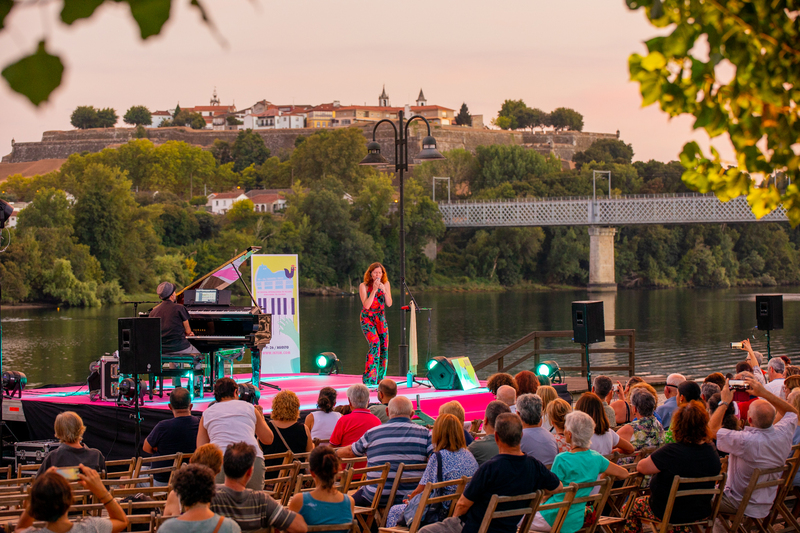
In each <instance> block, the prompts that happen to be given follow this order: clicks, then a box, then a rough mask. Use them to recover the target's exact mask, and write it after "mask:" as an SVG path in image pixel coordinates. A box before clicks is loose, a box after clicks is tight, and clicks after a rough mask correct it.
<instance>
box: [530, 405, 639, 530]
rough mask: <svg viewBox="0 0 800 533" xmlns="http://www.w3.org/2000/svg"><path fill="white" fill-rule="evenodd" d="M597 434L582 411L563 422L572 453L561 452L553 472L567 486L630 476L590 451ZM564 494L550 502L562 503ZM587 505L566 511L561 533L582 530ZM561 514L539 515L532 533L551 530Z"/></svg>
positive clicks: (581, 492)
mask: <svg viewBox="0 0 800 533" xmlns="http://www.w3.org/2000/svg"><path fill="white" fill-rule="evenodd" d="M592 435H594V420H592V417H590V416H589V415H587V414H586V413H584V412H582V411H573V412H571V413H570V414H568V415H567V418H566V421H565V423H564V436H565V437H566V439H567V442H568V443H569V444H570V445H571V446H572V448H571V449H570V451H569V452H564V453H560V454H558V455H557V456H556V460H555V461H554V462H553V467H552V468H551V469H550V471H551V472H552V473H553V474H555V475H556V476H558V479H560V480H561V483H562V484H563V485H564V486H565V487H566V486H567V485H569V484H570V483H588V482H590V481H596V480H597V478H598V477H599V476H600V474H605V475H607V476H613V477H616V478H619V479H625V478H626V477H628V471H627V470H625V469H624V468H622V467H621V466H617V465H615V464H613V463H611V462H609V460H608V459H606V458H605V457H603V456H602V455H600V454H599V453H597V452H596V451H594V450H592V449H590V448H589V446H590V445H591V442H592ZM590 492H591V489H581V490H579V491H578V494H577V495H576V496H575V497H576V498H582V497H584V496H588V495H589V493H590ZM563 499H564V495H563V494H556V495H555V496H553V497H552V498H551V499H550V500H548V502H547V503H551V502H560V501H562V500H563ZM583 513H584V506H583V505H576V506H572V507H570V509H569V512H567V517H566V518H565V519H564V524H563V525H562V526H561V532H562V533H575V532H576V531H578V530H579V529H581V528H582V527H583ZM557 514H558V509H554V510H551V511H544V512H537V513H536V516H535V517H534V519H533V524H531V530H533V531H550V528H551V527H552V525H553V522H554V521H555V519H556V515H557Z"/></svg>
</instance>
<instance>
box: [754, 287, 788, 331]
mask: <svg viewBox="0 0 800 533" xmlns="http://www.w3.org/2000/svg"><path fill="white" fill-rule="evenodd" d="M756 324H757V325H758V329H760V330H761V331H771V330H773V329H783V295H782V294H759V295H756Z"/></svg>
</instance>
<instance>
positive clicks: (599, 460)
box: [542, 450, 608, 533]
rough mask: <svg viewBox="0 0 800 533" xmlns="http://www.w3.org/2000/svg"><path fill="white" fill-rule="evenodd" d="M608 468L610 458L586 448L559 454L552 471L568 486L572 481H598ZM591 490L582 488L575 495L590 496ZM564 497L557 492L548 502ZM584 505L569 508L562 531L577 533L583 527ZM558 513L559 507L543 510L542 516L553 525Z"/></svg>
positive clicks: (562, 532) (578, 496) (563, 532)
mask: <svg viewBox="0 0 800 533" xmlns="http://www.w3.org/2000/svg"><path fill="white" fill-rule="evenodd" d="M607 468H608V459H606V458H605V457H603V456H602V455H600V454H599V453H597V452H596V451H594V450H586V451H583V452H575V453H571V452H564V453H560V454H558V455H557V456H556V460H555V461H553V467H552V468H551V469H550V471H551V472H552V473H554V474H555V475H556V476H558V479H560V480H561V483H562V484H563V485H564V486H565V487H566V486H567V485H569V484H570V483H588V482H590V481H597V476H599V475H600V474H602V473H603V472H605V471H606V469H607ZM590 492H592V489H591V488H586V489H581V490H579V491H578V494H576V495H575V498H582V497H584V496H588V495H589V493H590ZM563 499H564V495H563V494H556V495H555V496H553V497H552V498H550V499H549V500H547V503H552V502H560V501H562V500H563ZM584 507H585V506H584V505H573V506H571V507H570V508H569V512H567V517H566V518H565V519H564V525H563V526H561V533H575V532H576V531H578V530H579V529H580V528H582V527H583V514H584ZM557 514H558V509H551V510H549V511H542V516H543V517H544V519H545V520H547V523H548V524H550V525H551V526H552V525H553V522H555V519H556V515H557Z"/></svg>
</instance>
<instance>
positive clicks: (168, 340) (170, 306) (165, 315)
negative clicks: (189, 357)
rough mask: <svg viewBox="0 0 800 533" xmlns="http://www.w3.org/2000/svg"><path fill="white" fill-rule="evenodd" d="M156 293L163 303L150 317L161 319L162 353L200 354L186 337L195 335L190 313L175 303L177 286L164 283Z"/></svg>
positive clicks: (151, 312) (156, 307)
mask: <svg viewBox="0 0 800 533" xmlns="http://www.w3.org/2000/svg"><path fill="white" fill-rule="evenodd" d="M156 292H157V293H158V297H159V298H161V303H160V304H158V305H157V306H155V308H154V309H153V310H152V311H150V317H151V318H152V317H159V318H161V353H162V354H199V353H200V352H199V351H198V350H197V348H195V347H194V346H192V345H191V344H189V341H188V340H186V337H194V333H193V332H192V329H191V328H190V327H189V312H188V311H186V308H185V307H184V306H182V305H181V304H179V303H176V302H175V300H176V297H175V284H173V283H170V282H169V281H164V282H162V283H161V284H160V285H159V286H158V289H156Z"/></svg>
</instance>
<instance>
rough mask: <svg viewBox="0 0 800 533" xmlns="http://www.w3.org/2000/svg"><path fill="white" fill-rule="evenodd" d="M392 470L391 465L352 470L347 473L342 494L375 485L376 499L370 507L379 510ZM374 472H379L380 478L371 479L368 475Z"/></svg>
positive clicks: (385, 464)
mask: <svg viewBox="0 0 800 533" xmlns="http://www.w3.org/2000/svg"><path fill="white" fill-rule="evenodd" d="M390 468H391V465H390V464H389V463H384V464H382V465H378V466H367V467H364V468H350V469H349V470H348V471H347V477H346V478H345V482H344V488H343V489H342V492H345V493H347V492H350V491H351V490H357V489H360V488H361V487H366V486H369V485H375V498H374V499H373V502H372V505H371V506H370V507H371V509H373V510H377V508H378V503H380V499H381V494H382V493H383V488H384V487H385V486H386V479H387V478H388V477H389V470H390ZM373 472H378V473H379V475H378V477H372V478H369V477H368V475H369V474H371V473H373Z"/></svg>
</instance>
